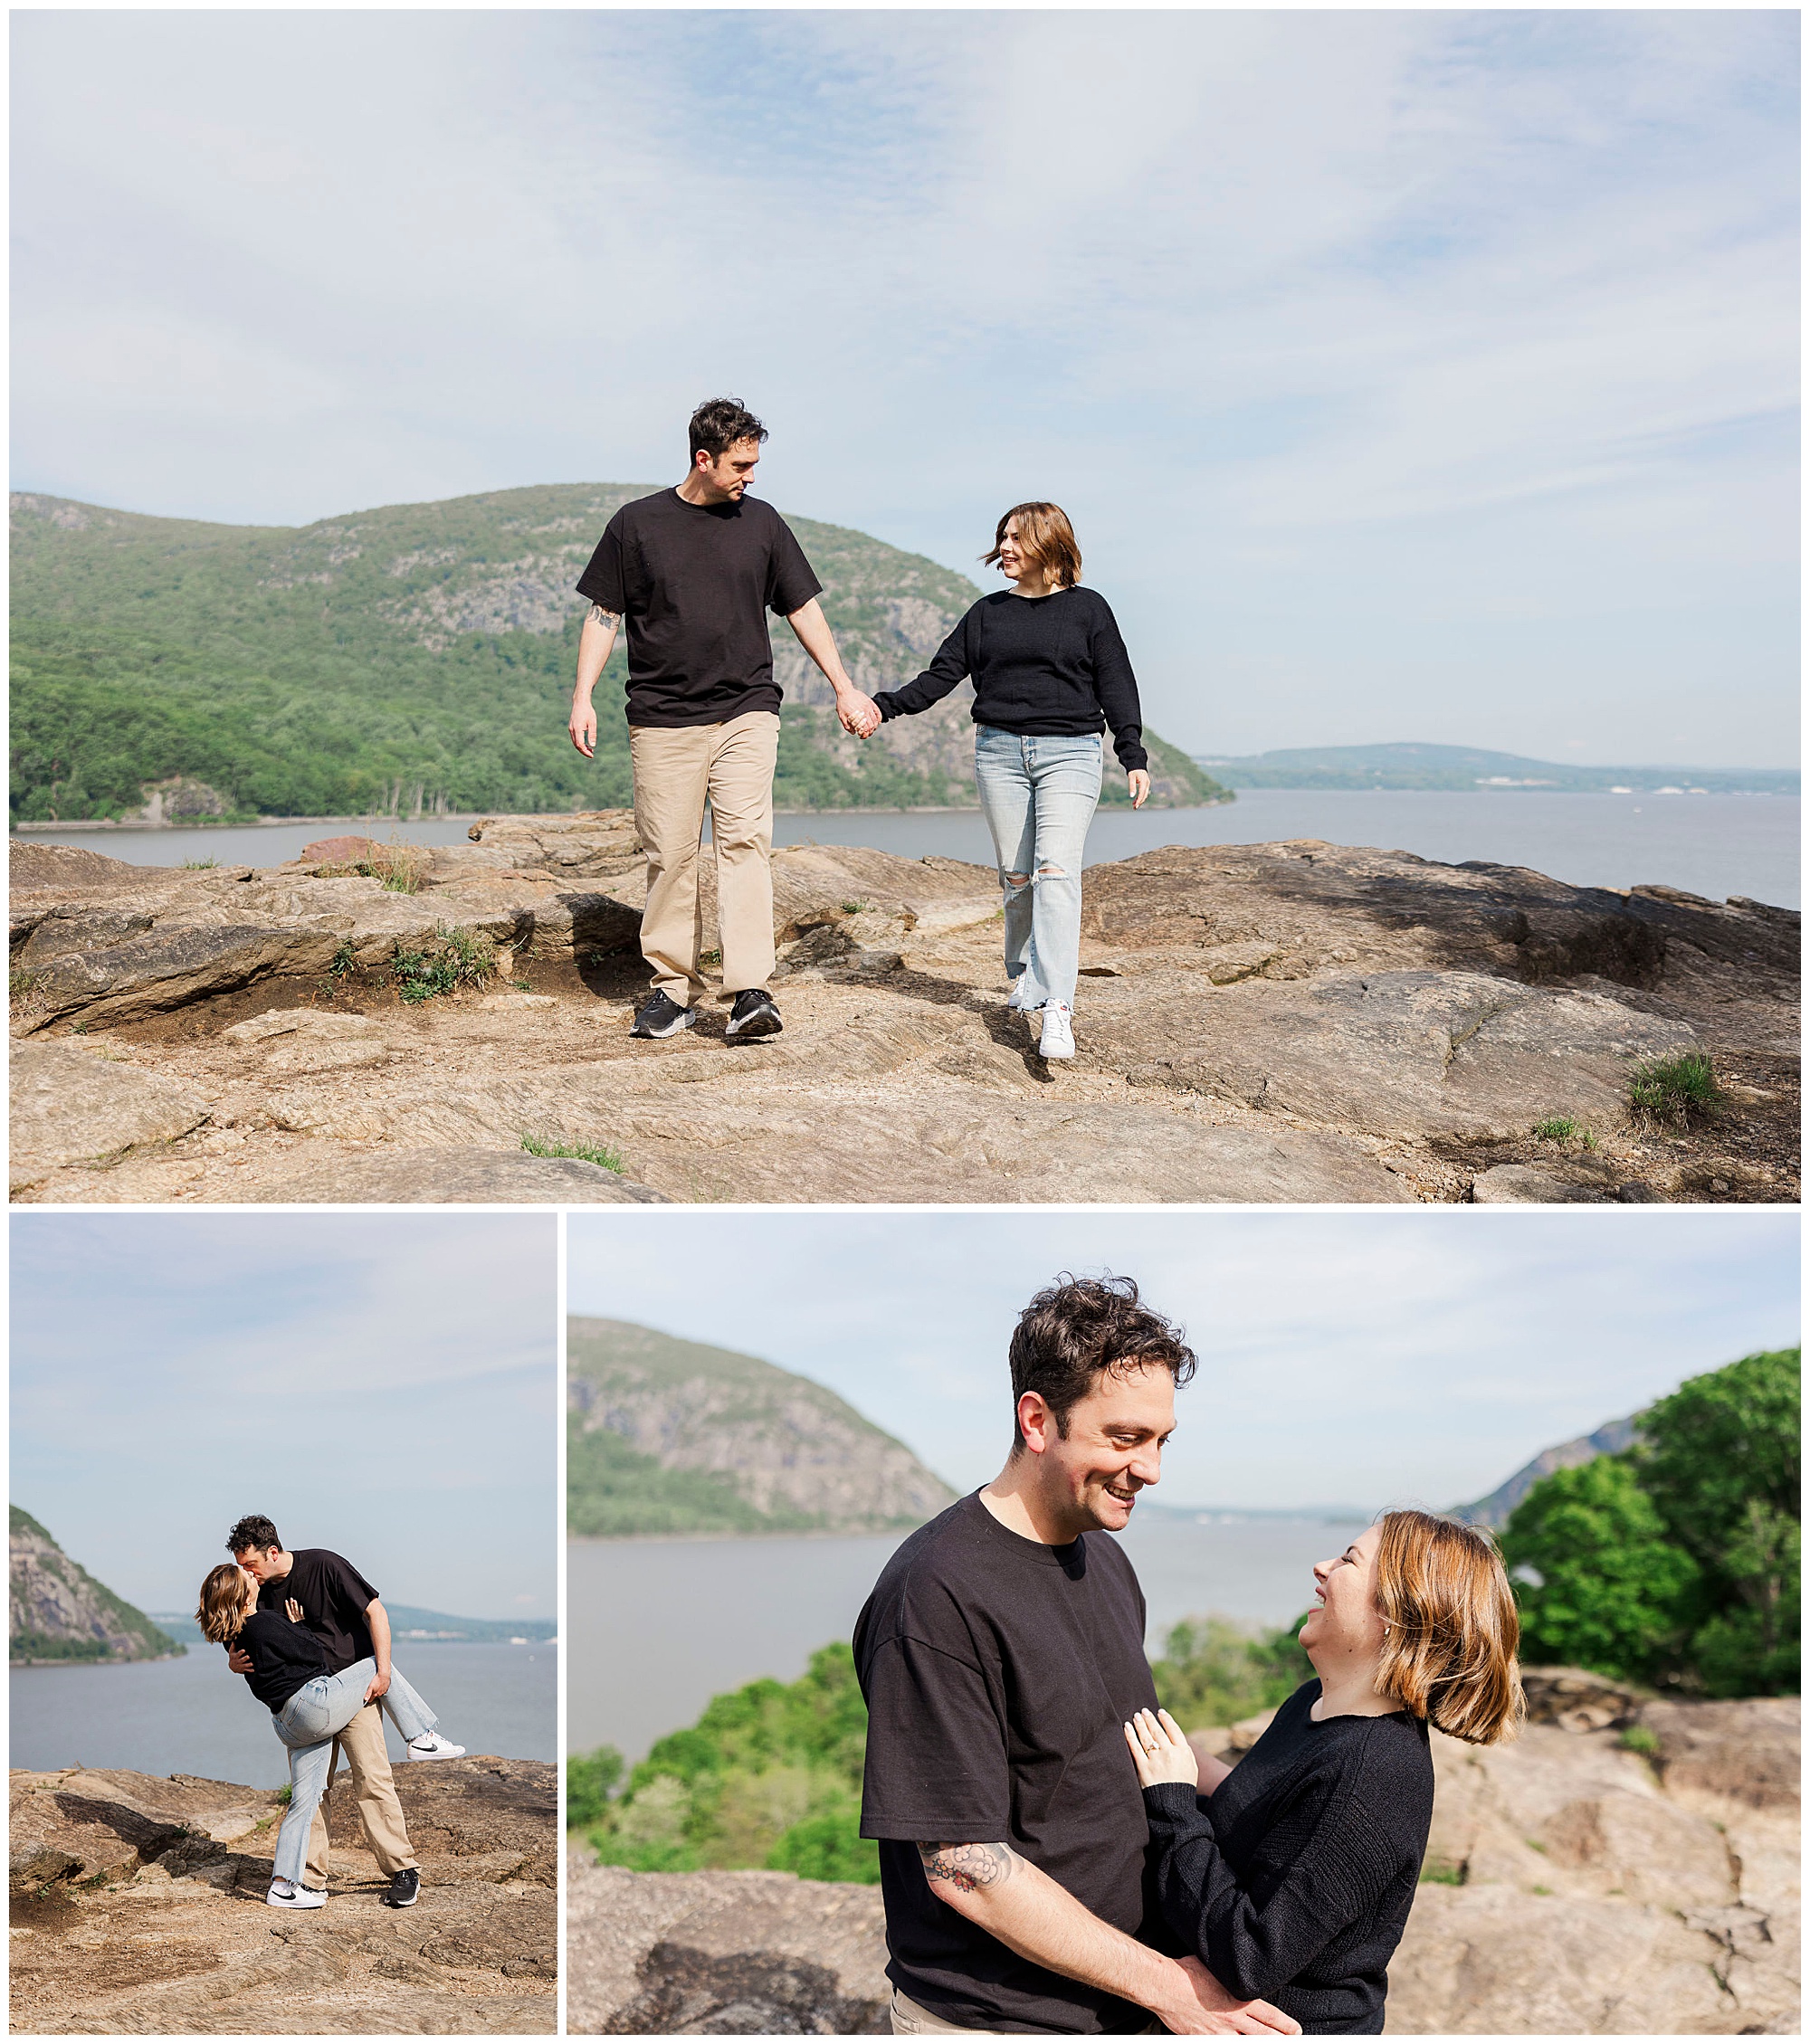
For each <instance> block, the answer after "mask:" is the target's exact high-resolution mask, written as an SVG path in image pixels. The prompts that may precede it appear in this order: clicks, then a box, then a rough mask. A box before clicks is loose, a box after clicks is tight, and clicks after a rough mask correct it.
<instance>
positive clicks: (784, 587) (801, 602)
mask: <svg viewBox="0 0 1810 2044" xmlns="http://www.w3.org/2000/svg"><path fill="white" fill-rule="evenodd" d="M773 528H774V529H773V551H772V554H771V556H770V557H769V558H768V561H767V609H768V610H770V611H772V612H773V613H775V614H776V616H779V617H790V616H791V614H792V613H793V612H794V611H802V610H803V609H804V607H805V604H808V603H809V602H810V600H811V599H812V597H813V596H821V595H822V594H823V593H824V585H823V584H822V583H821V582H819V581H818V580H817V577H816V575H814V573H813V572H812V569H811V564H810V562H809V561H807V560H806V559H805V549H804V548H803V547H801V546H800V545H799V544H798V541H797V539H796V537H795V535H794V533H793V530H792V528H791V527H790V526H789V525H787V524H786V520H785V519H784V518H779V517H777V516H776V517H775V518H774V520H773Z"/></svg>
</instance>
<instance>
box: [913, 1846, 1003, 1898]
mask: <svg viewBox="0 0 1810 2044" xmlns="http://www.w3.org/2000/svg"><path fill="white" fill-rule="evenodd" d="M918 1857H919V1859H921V1860H922V1861H923V1862H924V1878H926V1879H927V1880H932V1881H948V1884H949V1886H950V1887H958V1888H959V1889H960V1890H961V1891H962V1893H963V1894H964V1895H972V1894H973V1893H974V1891H975V1889H976V1888H977V1887H998V1885H999V1884H1000V1882H1002V1881H1008V1880H1010V1879H1011V1878H1012V1868H1013V1864H1014V1854H1013V1851H1012V1848H1011V1847H1010V1846H1009V1845H937V1844H934V1843H929V1842H927V1841H925V1840H921V1839H920V1840H919V1842H918Z"/></svg>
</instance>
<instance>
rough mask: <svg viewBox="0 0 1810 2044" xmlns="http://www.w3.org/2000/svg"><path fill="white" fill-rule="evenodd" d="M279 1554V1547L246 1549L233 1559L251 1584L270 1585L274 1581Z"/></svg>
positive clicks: (280, 1551)
mask: <svg viewBox="0 0 1810 2044" xmlns="http://www.w3.org/2000/svg"><path fill="white" fill-rule="evenodd" d="M281 1553H282V1549H281V1547H247V1548H244V1549H243V1551H242V1552H240V1553H239V1554H234V1555H233V1560H234V1561H235V1562H237V1563H238V1564H239V1566H240V1567H241V1568H242V1569H243V1570H244V1572H245V1573H246V1574H247V1575H249V1576H250V1577H251V1578H252V1582H254V1583H271V1582H273V1581H274V1580H275V1579H276V1576H277V1573H278V1569H277V1556H278V1555H279V1554H281Z"/></svg>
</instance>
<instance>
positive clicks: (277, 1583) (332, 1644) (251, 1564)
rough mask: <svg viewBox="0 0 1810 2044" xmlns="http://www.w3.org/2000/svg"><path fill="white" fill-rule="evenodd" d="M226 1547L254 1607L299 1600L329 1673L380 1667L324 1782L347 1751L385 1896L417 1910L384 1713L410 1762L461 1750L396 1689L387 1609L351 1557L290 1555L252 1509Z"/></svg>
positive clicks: (233, 1661)
mask: <svg viewBox="0 0 1810 2044" xmlns="http://www.w3.org/2000/svg"><path fill="white" fill-rule="evenodd" d="M226 1547H227V1551H228V1553H230V1554H231V1555H232V1556H233V1560H234V1561H235V1562H237V1563H238V1564H239V1566H240V1567H241V1568H242V1569H243V1570H244V1571H245V1573H247V1574H248V1575H250V1576H251V1577H252V1578H253V1579H254V1580H255V1582H256V1583H257V1584H258V1609H259V1610H260V1611H282V1610H283V1609H284V1608H285V1607H286V1605H287V1604H288V1603H289V1602H290V1601H291V1600H293V1601H294V1602H296V1603H297V1604H299V1605H300V1610H301V1622H302V1623H303V1624H304V1625H306V1626H307V1628H308V1629H309V1630H310V1632H312V1633H313V1634H314V1636H315V1638H316V1639H317V1640H319V1642H320V1647H321V1650H322V1652H323V1653H324V1654H325V1655H326V1657H327V1672H328V1673H329V1675H338V1673H339V1672H340V1671H341V1670H342V1669H343V1668H350V1667H351V1666H352V1664H353V1662H354V1661H359V1660H364V1659H373V1660H375V1661H376V1664H377V1672H376V1676H375V1677H374V1678H372V1681H371V1686H370V1687H369V1688H368V1689H367V1691H366V1692H365V1708H364V1709H363V1710H361V1711H360V1712H359V1713H358V1715H357V1716H356V1717H355V1718H354V1719H353V1720H352V1722H351V1723H350V1724H349V1725H348V1726H347V1727H346V1728H345V1730H344V1731H343V1732H341V1733H339V1734H338V1736H337V1738H336V1739H335V1741H334V1745H335V1747H336V1751H335V1753H334V1756H333V1763H332V1766H331V1767H329V1770H328V1774H329V1780H330V1779H331V1776H332V1773H333V1770H334V1769H335V1768H337V1767H338V1764H339V1754H341V1753H343V1754H345V1755H346V1758H347V1760H348V1762H349V1763H350V1764H351V1769H352V1794H353V1797H354V1799H355V1800H356V1802H357V1805H358V1814H359V1816H360V1817H361V1818H362V1819H363V1820H364V1825H365V1835H366V1836H367V1838H368V1839H369V1840H370V1842H371V1849H372V1850H373V1852H375V1853H376V1860H377V1866H378V1868H379V1869H380V1870H381V1871H382V1872H383V1873H384V1874H386V1876H387V1877H388V1878H389V1884H390V1885H389V1888H388V1891H387V1893H386V1895H385V1896H384V1898H383V1899H384V1900H385V1901H386V1903H388V1905H389V1906H390V1907H391V1908H393V1909H407V1908H411V1907H413V1906H414V1902H415V1899H416V1897H418V1896H419V1894H420V1892H421V1871H420V1868H419V1866H418V1865H417V1863H416V1860H415V1857H414V1848H413V1847H412V1846H411V1845H410V1844H409V1842H408V1827H407V1825H406V1824H405V1822H404V1821H403V1814H402V1804H401V1803H400V1802H398V1801H397V1800H396V1792H395V1778H394V1777H393V1776H392V1775H391V1773H390V1761H389V1754H388V1753H387V1751H386V1749H385V1745H384V1712H385V1711H386V1710H387V1711H388V1712H389V1714H390V1716H391V1717H392V1719H393V1720H394V1722H395V1726H396V1729H397V1730H398V1731H399V1732H400V1733H401V1734H402V1735H403V1737H404V1738H405V1741H406V1742H407V1744H406V1746H405V1751H406V1753H407V1754H408V1756H409V1758H410V1759H411V1760H454V1759H456V1758H457V1757H458V1756H459V1755H460V1754H462V1753H463V1752H464V1750H465V1749H464V1747H463V1746H455V1745H451V1744H449V1743H448V1742H447V1741H446V1740H444V1739H443V1738H442V1737H441V1736H440V1735H439V1734H438V1733H437V1732H436V1731H435V1730H434V1729H433V1726H435V1725H436V1724H437V1723H438V1719H437V1718H435V1717H434V1716H433V1713H432V1712H430V1711H425V1710H422V1709H418V1708H417V1707H419V1706H420V1703H421V1699H420V1698H419V1697H416V1696H415V1694H414V1691H413V1690H412V1689H408V1688H406V1687H405V1686H404V1687H403V1688H402V1689H401V1690H400V1691H399V1692H398V1693H397V1694H395V1695H394V1696H393V1695H392V1686H393V1682H394V1671H393V1670H392V1668H391V1666H390V1621H389V1613H388V1612H387V1611H385V1609H384V1607H383V1603H382V1602H381V1600H380V1599H379V1598H378V1595H377V1592H376V1590H375V1589H374V1588H373V1587H372V1586H371V1584H370V1583H367V1582H366V1580H365V1578H364V1577H363V1576H362V1575H361V1574H359V1573H358V1571H357V1569H355V1568H354V1567H353V1566H352V1564H351V1563H350V1562H348V1561H347V1560H346V1559H345V1558H344V1557H343V1556H342V1555H339V1554H334V1553H333V1552H332V1550H331V1549H330V1548H327V1547H300V1548H298V1549H296V1551H295V1552H294V1553H293V1554H291V1552H290V1551H289V1550H288V1549H286V1548H285V1547H284V1545H283V1544H282V1540H281V1536H280V1535H278V1532H277V1529H276V1527H275V1526H273V1525H272V1524H271V1521H270V1520H269V1519H267V1518H264V1517H262V1516H259V1515H257V1514H252V1515H251V1516H247V1517H245V1518H243V1519H241V1520H240V1521H239V1523H238V1524H237V1525H236V1526H234V1527H233V1530H232V1532H231V1533H230V1534H228V1535H227V1536H226ZM226 1665H227V1666H228V1667H229V1668H232V1670H233V1673H234V1674H236V1675H249V1674H250V1673H251V1672H252V1663H251V1659H250V1658H249V1656H247V1655H246V1653H245V1652H244V1651H243V1649H241V1648H234V1649H233V1652H232V1653H231V1654H229V1655H228V1656H227V1659H226ZM386 1699H387V1700H386ZM327 1855H328V1837H327V1819H326V1817H325V1815H324V1814H323V1812H322V1811H319V1810H316V1811H315V1813H314V1823H313V1827H312V1829H311V1830H310V1832H309V1838H308V1868H307V1872H306V1876H305V1882H304V1885H305V1886H306V1887H308V1888H309V1889H310V1892H311V1893H313V1894H319V1892H320V1891H322V1890H324V1889H325V1887H326V1886H327Z"/></svg>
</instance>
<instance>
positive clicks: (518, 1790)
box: [8, 1755, 558, 2036]
mask: <svg viewBox="0 0 1810 2044" xmlns="http://www.w3.org/2000/svg"><path fill="white" fill-rule="evenodd" d="M348 1780H349V1777H348V1776H347V1775H346V1774H345V1773H341V1774H340V1775H339V1777H338V1786H337V1787H336V1788H335V1789H334V1790H333V1792H331V1794H330V1795H329V1799H328V1804H327V1812H328V1828H329V1833H330V1835H331V1838H332V1859H331V1865H330V1872H329V1896H330V1897H331V1899H330V1900H329V1902H328V1904H327V1906H326V1907H325V1908H324V1909H321V1910H319V1911H318V1912H313V1913H310V1914H308V1915H290V1914H287V1913H285V1912H282V1911H280V1910H275V1909H270V1908H267V1907H266V1906H264V1902H263V1899H262V1898H263V1895H264V1891H265V1890H266V1888H267V1887H269V1886H270V1880H271V1854H272V1851H273V1849H274V1843H275V1838H276V1830H277V1826H278V1824H279V1823H280V1822H281V1817H282V1806H281V1803H280V1802H278V1800H277V1798H276V1796H275V1795H274V1794H273V1793H271V1792H267V1791H264V1790H260V1789H248V1788H242V1787H240V1786H239V1785H238V1784H237V1783H231V1782H209V1781H205V1780H202V1779H200V1778H198V1777H196V1776H194V1775H189V1774H176V1775H172V1776H171V1777H170V1778H169V1779H168V1780H167V1781H166V1780H161V1779H159V1778H157V1776H155V1775H148V1774H134V1773H127V1772H124V1771H121V1770H112V1769H67V1770H64V1771H62V1772H59V1773H24V1772H20V1771H15V1772H14V1774H13V1777H12V1805H11V1823H10V1828H9V1832H8V1840H9V1847H10V1855H11V1865H10V1878H11V1887H12V1947H11V1987H12V2025H13V2028H14V2030H29V2031H33V2032H35V2033H37V2034H39V2035H52V2036H54V2035H62V2034H93V2033H95V2032H97V2031H100V2032H104V2033H111V2034H140V2035H143V2034H148V2035H153V2036H187V2035H198V2034H215V2035H217V2034H227V2035H237V2036H319V2035H329V2036H336V2035H354V2036H357V2035H372V2034H379V2035H381V2034H386V2033H407V2034H411V2035H416V2036H419V2035H422V2034H429V2035H435V2036H546V2035H551V2034H552V2033H553V2031H554V2030H555V2028H556V2014H557V2009H556V1994H557V1943H558V1899H557V1887H556V1884H557V1852H556V1831H557V1795H558V1784H557V1769H556V1768H555V1767H553V1766H552V1765H551V1764H548V1763H547V1762H544V1761H528V1760H498V1759H493V1758H486V1757H481V1756H477V1755H472V1756H468V1757H467V1758H465V1759H463V1760H448V1761H437V1762H435V1763H434V1764H433V1765H431V1766H425V1765H416V1766H413V1767H399V1768H397V1770H396V1792H397V1794H398V1795H399V1796H400V1798H401V1800H402V1805H403V1813H404V1816H405V1820H406V1821H407V1824H408V1831H409V1838H410V1841H411V1842H412V1843H413V1845H414V1849H415V1851H416V1853H417V1855H418V1856H419V1858H420V1861H421V1884H422V1885H421V1899H420V1901H419V1902H417V1903H416V1905H415V1906H414V1908H412V1909H406V1910H398V1909H390V1908H386V1907H385V1906H384V1905H383V1903H382V1901H381V1900H380V1899H379V1897H381V1895H382V1892H383V1889H384V1887H385V1885H386V1884H385V1882H384V1881H383V1879H382V1878H381V1877H380V1876H379V1874H378V1871H377V1865H376V1859H375V1858H374V1857H373V1856H372V1854H371V1852H370V1849H369V1846H368V1842H367V1840H366V1839H365V1836H364V1830H363V1827H362V1826H361V1825H360V1823H359V1821H358V1816H357V1809H356V1807H355V1806H354V1805H353V1803H352V1800H351V1796H350V1792H349V1789H348Z"/></svg>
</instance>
